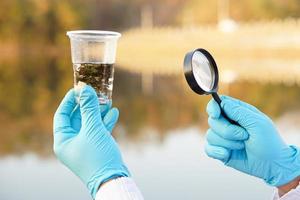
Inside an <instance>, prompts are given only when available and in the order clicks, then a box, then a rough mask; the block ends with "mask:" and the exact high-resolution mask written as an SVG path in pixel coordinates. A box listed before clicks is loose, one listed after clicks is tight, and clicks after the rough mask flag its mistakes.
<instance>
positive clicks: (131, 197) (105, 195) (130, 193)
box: [95, 177, 144, 200]
mask: <svg viewBox="0 0 300 200" xmlns="http://www.w3.org/2000/svg"><path fill="white" fill-rule="evenodd" d="M95 200H144V198H143V196H142V194H141V192H140V190H139V189H138V187H137V186H136V184H135V182H134V181H133V179H131V178H127V177H121V178H117V179H114V180H111V181H109V182H107V183H105V184H104V185H103V186H101V187H100V189H99V191H98V192H97V194H96V198H95Z"/></svg>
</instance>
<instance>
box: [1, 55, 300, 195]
mask: <svg viewBox="0 0 300 200" xmlns="http://www.w3.org/2000/svg"><path fill="white" fill-rule="evenodd" d="M21 61H22V63H13V64H7V67H3V68H1V69H2V71H3V72H1V74H5V78H3V79H0V83H1V84H0V86H3V87H1V93H0V130H1V131H0V138H1V140H0V200H40V199H43V200H50V199H51V200H52V199H72V200H77V199H78V200H84V199H86V200H90V199H91V198H90V196H89V194H88V191H87V190H86V188H85V186H84V185H83V184H82V183H81V182H80V180H79V179H78V178H77V177H75V176H74V175H73V174H72V173H71V172H70V171H69V170H68V169H67V168H65V167H64V166H63V165H62V164H60V163H59V162H58V161H57V160H56V159H55V157H54V156H53V154H52V133H51V132H52V118H53V113H54V112H55V109H56V108H57V105H58V103H59V101H60V100H61V98H62V97H63V96H64V94H65V92H66V91H67V90H68V89H69V88H70V87H72V81H73V77H72V74H73V72H72V69H71V66H68V62H67V61H66V62H62V61H60V59H58V58H55V59H54V58H53V59H50V60H47V59H42V58H40V59H39V60H34V61H31V60H28V61H26V57H24V59H22V60H21ZM25 61H26V62H25ZM23 62H24V63H23ZM15 66H18V67H15ZM29 66H31V68H30V67H29ZM4 72H5V73H4ZM41 74H47V76H46V77H45V76H41ZM12 80H19V81H12ZM141 82H142V80H141V75H140V74H136V73H131V72H126V71H122V70H119V69H118V68H116V73H115V81H114V92H113V101H114V105H115V106H116V107H118V108H119V109H120V114H121V116H120V120H119V123H118V128H117V129H116V130H115V132H114V135H115V136H116V137H117V140H118V141H119V143H120V146H121V149H122V152H123V156H124V159H125V161H126V163H127V165H128V166H129V169H130V171H131V173H132V175H133V177H134V180H135V181H136V182H137V184H138V186H139V188H140V189H141V191H142V193H143V194H144V196H145V199H147V200H152V199H172V200H182V199H192V200H193V199H209V200H222V199H224V200H227V199H230V200H241V199H243V200H253V199H255V200H266V199H270V198H271V195H272V191H273V189H272V188H270V187H268V186H266V185H265V184H264V183H263V182H262V181H260V180H258V179H256V178H253V177H250V176H247V175H244V174H241V173H239V172H236V171H234V170H232V169H229V168H226V167H224V166H223V165H222V164H221V163H220V162H218V161H215V160H212V159H209V158H208V157H206V155H205V154H204V151H203V149H204V148H203V147H204V133H205V130H206V127H207V123H206V121H207V115H206V113H205V107H206V104H207V102H208V100H209V97H199V96H198V95H195V94H194V93H192V92H191V90H190V89H189V88H188V86H187V84H186V83H185V81H184V79H183V77H182V76H175V77H168V76H167V77H159V76H155V77H154V79H153V91H152V94H151V93H150V94H149V93H143V90H142V88H143V87H142V84H141ZM4 86H5V87H4ZM225 86H226V87H224V84H222V86H221V87H220V94H230V95H232V96H234V97H237V98H240V99H242V100H244V101H247V102H249V103H251V104H254V105H256V106H257V107H258V108H259V109H261V110H262V111H264V112H265V113H267V114H268V115H269V116H271V117H272V118H274V119H275V120H276V124H277V125H278V127H279V128H280V131H281V133H283V136H284V137H285V138H286V139H287V140H289V141H290V142H291V143H293V144H298V145H300V139H299V131H298V130H300V112H298V111H300V104H299V101H300V92H299V91H300V87H299V86H298V85H285V84H282V83H278V84H271V83H265V84H260V83H253V82H235V83H234V84H231V85H225ZM28 88H30V89H28ZM12 91H13V92H12ZM245 91H246V92H245ZM258 94H259V95H258ZM283 94H284V95H283ZM1 95H2V96H1ZM24 105H26V106H24Z"/></svg>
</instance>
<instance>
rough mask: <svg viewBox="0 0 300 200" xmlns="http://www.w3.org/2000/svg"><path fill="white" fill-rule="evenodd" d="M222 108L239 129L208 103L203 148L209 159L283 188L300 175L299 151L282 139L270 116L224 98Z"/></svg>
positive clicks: (215, 105)
mask: <svg viewBox="0 0 300 200" xmlns="http://www.w3.org/2000/svg"><path fill="white" fill-rule="evenodd" d="M221 107H222V108H223V109H224V112H225V113H226V114H227V115H228V117H229V118H230V119H233V120H234V121H236V122H238V124H240V126H236V125H233V124H230V123H229V122H228V121H227V120H226V119H224V117H222V116H221V115H220V113H221V112H220V107H219V105H218V104H217V102H215V101H214V100H211V101H210V102H209V104H208V106H207V113H208V115H209V119H208V123H209V126H210V129H209V130H208V131H207V135H206V138H207V144H206V147H205V151H206V153H207V155H208V156H209V157H212V158H215V159H218V160H220V161H222V162H223V163H224V164H225V165H227V166H229V167H232V168H234V169H237V170H239V171H241V172H244V173H246V174H249V175H252V176H255V177H259V178H261V179H263V180H264V181H265V182H266V183H268V184H269V185H272V186H282V185H284V184H286V183H289V182H290V181H292V180H293V179H295V178H296V177H298V176H299V175H300V151H299V148H297V147H295V146H288V145H287V144H286V143H285V142H284V141H283V140H282V138H281V137H280V135H279V134H278V131H277V130H276V128H275V126H274V124H273V123H272V121H271V119H270V118H269V117H267V116H266V115H265V114H264V113H262V112H261V111H259V110H258V109H257V108H255V107H253V106H251V105H249V104H247V103H244V102H241V101H239V100H236V99H233V98H230V97H226V96H223V97H222V103H221Z"/></svg>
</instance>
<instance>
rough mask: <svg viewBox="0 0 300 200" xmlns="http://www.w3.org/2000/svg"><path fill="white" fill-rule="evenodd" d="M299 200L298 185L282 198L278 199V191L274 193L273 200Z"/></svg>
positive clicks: (299, 190) (299, 188) (299, 189)
mask: <svg viewBox="0 0 300 200" xmlns="http://www.w3.org/2000/svg"><path fill="white" fill-rule="evenodd" d="M299 199H300V185H299V186H298V187H297V188H295V189H293V190H291V191H290V192H288V193H286V194H285V195H283V196H282V197H279V195H278V190H276V191H275V194H274V198H273V200H299Z"/></svg>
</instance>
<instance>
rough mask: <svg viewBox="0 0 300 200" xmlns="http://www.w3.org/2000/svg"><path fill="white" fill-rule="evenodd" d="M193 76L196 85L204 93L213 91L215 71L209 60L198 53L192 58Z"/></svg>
mask: <svg viewBox="0 0 300 200" xmlns="http://www.w3.org/2000/svg"><path fill="white" fill-rule="evenodd" d="M192 68H193V75H194V77H195V79H196V82H197V83H198V85H199V86H200V87H201V88H202V89H203V90H204V91H206V92H210V91H211V90H213V89H214V85H215V84H214V83H215V71H214V68H213V66H211V64H210V62H209V60H208V59H207V58H206V56H205V55H203V54H202V53H201V52H200V51H196V52H195V53H194V54H193V57H192Z"/></svg>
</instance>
